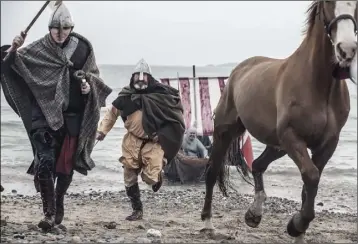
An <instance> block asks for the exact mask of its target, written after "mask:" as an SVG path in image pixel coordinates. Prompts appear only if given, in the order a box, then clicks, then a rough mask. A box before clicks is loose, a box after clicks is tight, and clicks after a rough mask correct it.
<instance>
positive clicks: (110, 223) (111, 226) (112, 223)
mask: <svg viewBox="0 0 358 244" xmlns="http://www.w3.org/2000/svg"><path fill="white" fill-rule="evenodd" d="M104 227H106V228H107V229H110V230H112V229H115V228H116V227H117V223H116V222H114V221H112V222H109V223H106V224H104Z"/></svg>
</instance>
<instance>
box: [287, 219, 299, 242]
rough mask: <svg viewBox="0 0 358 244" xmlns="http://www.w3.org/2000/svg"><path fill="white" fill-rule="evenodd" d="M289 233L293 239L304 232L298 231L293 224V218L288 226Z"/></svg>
mask: <svg viewBox="0 0 358 244" xmlns="http://www.w3.org/2000/svg"><path fill="white" fill-rule="evenodd" d="M287 233H288V234H289V235H290V236H292V237H299V236H300V235H302V234H303V232H301V231H298V230H297V229H296V227H295V224H294V223H293V217H292V218H291V219H290V222H288V224H287Z"/></svg>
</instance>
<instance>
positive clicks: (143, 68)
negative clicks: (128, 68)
mask: <svg viewBox="0 0 358 244" xmlns="http://www.w3.org/2000/svg"><path fill="white" fill-rule="evenodd" d="M135 73H139V80H143V75H144V73H146V74H148V75H152V70H151V68H150V66H149V64H148V63H147V62H146V61H145V60H144V59H143V58H142V59H141V60H139V62H138V63H137V65H136V66H135V68H134V71H133V73H132V74H135Z"/></svg>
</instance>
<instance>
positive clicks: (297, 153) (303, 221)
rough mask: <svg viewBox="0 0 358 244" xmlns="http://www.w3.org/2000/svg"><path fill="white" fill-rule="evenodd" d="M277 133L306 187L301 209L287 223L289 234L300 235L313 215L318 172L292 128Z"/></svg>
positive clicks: (281, 129)
mask: <svg viewBox="0 0 358 244" xmlns="http://www.w3.org/2000/svg"><path fill="white" fill-rule="evenodd" d="M278 135H279V139H280V144H281V145H282V147H283V148H284V150H285V151H286V152H287V154H288V156H289V157H290V158H291V159H292V160H293V161H294V162H295V164H296V165H297V167H298V169H299V170H300V172H301V176H302V180H303V183H304V185H305V189H306V198H305V201H304V203H303V208H302V210H301V211H299V212H298V213H296V214H295V215H294V216H293V217H292V219H291V220H290V222H289V223H288V225H287V232H288V234H289V235H290V236H292V237H300V236H301V235H302V234H304V233H305V232H306V230H307V229H308V226H309V223H310V222H311V221H312V220H313V219H314V217H315V212H314V200H315V197H316V194H317V189H318V183H319V179H320V173H319V170H318V168H317V167H316V166H315V165H314V163H313V161H312V160H311V158H310V156H309V154H308V151H307V145H306V143H305V142H304V141H303V140H301V139H300V138H299V137H298V136H297V135H296V133H295V131H294V130H293V128H291V127H285V128H280V130H279V133H278ZM300 238H301V237H300Z"/></svg>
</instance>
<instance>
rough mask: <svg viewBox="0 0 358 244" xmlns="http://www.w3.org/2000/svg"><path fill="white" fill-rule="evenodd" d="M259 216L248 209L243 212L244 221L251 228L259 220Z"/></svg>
mask: <svg viewBox="0 0 358 244" xmlns="http://www.w3.org/2000/svg"><path fill="white" fill-rule="evenodd" d="M261 218H262V216H255V215H254V213H253V212H252V211H251V210H250V209H248V210H247V211H246V213H245V223H246V224H247V225H248V226H250V227H251V228H257V227H258V226H259V224H260V222H261Z"/></svg>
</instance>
